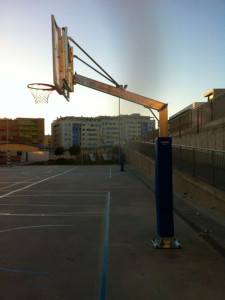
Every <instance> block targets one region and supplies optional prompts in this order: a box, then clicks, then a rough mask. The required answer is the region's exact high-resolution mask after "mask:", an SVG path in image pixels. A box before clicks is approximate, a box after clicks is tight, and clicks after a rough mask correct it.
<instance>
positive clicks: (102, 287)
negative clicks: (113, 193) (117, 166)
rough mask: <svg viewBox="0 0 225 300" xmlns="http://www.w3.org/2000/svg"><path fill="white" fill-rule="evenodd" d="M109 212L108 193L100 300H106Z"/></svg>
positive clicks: (108, 197) (108, 195)
mask: <svg viewBox="0 0 225 300" xmlns="http://www.w3.org/2000/svg"><path fill="white" fill-rule="evenodd" d="M109 212H110V192H108V194H107V208H106V228H105V245H104V256H103V266H102V280H101V294H100V300H105V284H106V269H107V255H108V240H109Z"/></svg>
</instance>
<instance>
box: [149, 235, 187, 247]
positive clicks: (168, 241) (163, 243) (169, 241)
mask: <svg viewBox="0 0 225 300" xmlns="http://www.w3.org/2000/svg"><path fill="white" fill-rule="evenodd" d="M152 244H153V247H154V248H155V249H181V248H182V246H181V244H180V243H179V242H178V240H177V239H175V238H174V237H161V238H159V239H153V240H152Z"/></svg>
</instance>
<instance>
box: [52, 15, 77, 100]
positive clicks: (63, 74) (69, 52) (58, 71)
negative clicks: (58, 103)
mask: <svg viewBox="0 0 225 300" xmlns="http://www.w3.org/2000/svg"><path fill="white" fill-rule="evenodd" d="M51 20H52V54H53V81H54V84H55V86H56V89H57V91H58V93H59V94H61V95H63V96H64V97H65V98H66V99H67V100H68V101H69V94H70V92H73V90H74V87H73V48H72V47H71V46H70V43H69V40H68V36H67V28H66V27H64V28H60V27H59V26H58V25H57V23H56V20H55V17H54V15H52V16H51Z"/></svg>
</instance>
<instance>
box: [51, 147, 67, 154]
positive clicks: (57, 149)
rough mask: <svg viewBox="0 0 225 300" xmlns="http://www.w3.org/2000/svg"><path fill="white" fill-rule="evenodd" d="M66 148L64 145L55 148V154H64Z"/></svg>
mask: <svg viewBox="0 0 225 300" xmlns="http://www.w3.org/2000/svg"><path fill="white" fill-rule="evenodd" d="M64 151H65V150H64V148H63V147H58V148H56V149H55V152H54V153H55V155H63V153H64Z"/></svg>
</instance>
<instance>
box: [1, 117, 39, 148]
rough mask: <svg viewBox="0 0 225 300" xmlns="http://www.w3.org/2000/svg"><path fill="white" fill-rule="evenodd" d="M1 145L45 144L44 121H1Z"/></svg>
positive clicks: (18, 119) (5, 119) (29, 119)
mask: <svg viewBox="0 0 225 300" xmlns="http://www.w3.org/2000/svg"><path fill="white" fill-rule="evenodd" d="M0 143H29V144H35V145H43V144H44V119H31V118H17V119H7V118H4V119H0Z"/></svg>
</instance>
